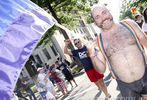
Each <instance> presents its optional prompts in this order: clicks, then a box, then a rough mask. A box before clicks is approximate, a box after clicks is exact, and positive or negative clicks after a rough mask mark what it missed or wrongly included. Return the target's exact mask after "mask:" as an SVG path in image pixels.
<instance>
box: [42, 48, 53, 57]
mask: <svg viewBox="0 0 147 100" xmlns="http://www.w3.org/2000/svg"><path fill="white" fill-rule="evenodd" d="M43 53H44V55H45V56H46V58H47V59H51V56H50V54H49V53H48V51H47V50H46V48H44V49H43Z"/></svg>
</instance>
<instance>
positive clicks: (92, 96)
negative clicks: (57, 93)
mask: <svg viewBox="0 0 147 100" xmlns="http://www.w3.org/2000/svg"><path fill="white" fill-rule="evenodd" d="M75 80H76V82H77V83H78V86H77V87H76V86H75V87H74V88H71V86H70V84H68V90H69V91H70V92H69V93H68V95H67V96H61V97H59V98H58V100H104V99H105V95H104V93H102V92H101V91H100V90H98V88H97V87H96V86H95V84H94V83H91V82H90V80H89V79H88V77H87V76H86V74H85V73H84V71H83V72H81V75H78V76H77V77H75ZM104 82H105V83H106V85H107V88H108V92H109V93H110V94H111V98H110V100H116V99H118V100H119V99H120V98H121V95H120V92H119V90H118V87H117V83H116V81H115V79H113V78H111V75H110V74H109V70H108V69H107V70H106V72H105V77H104Z"/></svg>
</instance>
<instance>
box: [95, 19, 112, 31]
mask: <svg viewBox="0 0 147 100" xmlns="http://www.w3.org/2000/svg"><path fill="white" fill-rule="evenodd" d="M109 19H110V20H111V21H112V20H113V17H107V18H105V19H104V20H103V21H102V22H101V23H100V24H99V25H98V24H97V26H98V27H99V28H101V29H103V27H104V26H103V23H104V21H106V20H109Z"/></svg>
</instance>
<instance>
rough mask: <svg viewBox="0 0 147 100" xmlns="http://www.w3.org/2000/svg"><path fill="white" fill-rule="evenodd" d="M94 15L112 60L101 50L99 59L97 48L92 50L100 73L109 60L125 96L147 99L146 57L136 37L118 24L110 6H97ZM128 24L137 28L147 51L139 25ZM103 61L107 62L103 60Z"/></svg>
mask: <svg viewBox="0 0 147 100" xmlns="http://www.w3.org/2000/svg"><path fill="white" fill-rule="evenodd" d="M91 14H92V17H93V19H94V21H95V24H96V25H97V26H98V27H99V28H101V40H102V44H103V50H104V51H105V55H106V56H107V59H108V60H107V59H106V56H104V53H103V52H102V51H101V50H100V51H101V52H100V54H102V55H101V56H100V57H96V56H95V53H94V52H93V49H89V54H90V57H91V59H92V61H93V64H94V65H96V66H97V67H96V68H97V70H98V71H99V72H101V73H104V72H105V69H106V67H105V66H106V63H105V60H107V61H108V62H109V63H110V65H111V69H112V70H111V71H112V72H113V75H115V77H116V81H117V83H118V86H119V88H120V92H121V94H122V96H123V97H131V98H132V99H133V98H135V100H138V99H139V98H140V97H143V99H144V98H146V99H147V68H146V66H145V65H146V64H145V61H144V55H142V52H141V51H140V49H139V47H138V46H137V43H136V41H135V38H134V37H133V35H132V34H131V32H130V31H129V30H128V29H127V28H126V27H125V26H123V25H122V24H120V23H114V21H113V17H112V15H111V13H110V12H109V10H108V9H107V8H106V7H104V6H98V5H95V6H93V8H92V12H91ZM127 22H128V23H129V24H130V25H131V26H132V27H133V28H134V29H135V31H136V36H137V38H138V39H139V41H140V44H141V45H143V46H144V47H145V48H146V47H147V38H146V37H145V36H144V33H143V32H142V31H141V30H140V28H139V26H138V25H137V24H136V23H135V22H134V21H132V20H127ZM98 39H100V38H98ZM97 43H98V42H97ZM99 48H100V46H99ZM100 58H105V59H103V60H102V59H101V60H100Z"/></svg>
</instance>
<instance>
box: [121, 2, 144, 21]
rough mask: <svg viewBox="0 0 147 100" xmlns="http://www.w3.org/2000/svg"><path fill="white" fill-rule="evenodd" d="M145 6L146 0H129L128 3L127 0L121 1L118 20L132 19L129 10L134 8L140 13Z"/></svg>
mask: <svg viewBox="0 0 147 100" xmlns="http://www.w3.org/2000/svg"><path fill="white" fill-rule="evenodd" d="M146 5H147V1H146V0H134V1H133V0H131V1H129V2H128V1H127V0H123V3H122V9H121V15H120V19H124V18H126V17H129V18H131V19H133V17H134V15H133V14H132V13H131V8H132V7H136V8H137V10H138V11H139V12H140V13H142V11H143V9H144V8H145V7H146Z"/></svg>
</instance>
